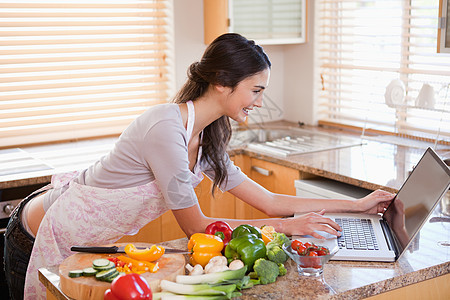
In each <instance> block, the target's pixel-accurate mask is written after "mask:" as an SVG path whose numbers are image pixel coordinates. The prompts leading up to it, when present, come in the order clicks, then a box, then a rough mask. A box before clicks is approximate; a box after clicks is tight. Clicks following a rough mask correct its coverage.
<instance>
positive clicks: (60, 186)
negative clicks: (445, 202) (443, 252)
mask: <svg viewBox="0 0 450 300" xmlns="http://www.w3.org/2000/svg"><path fill="white" fill-rule="evenodd" d="M270 67H271V63H270V61H269V59H268V57H267V55H266V54H265V53H264V52H263V50H262V48H261V47H260V46H258V45H255V44H254V42H253V41H249V40H247V39H245V38H244V37H242V36H240V35H238V34H224V35H222V36H220V37H218V38H217V39H216V40H215V41H214V42H213V43H212V44H211V45H210V46H209V47H208V48H207V49H206V51H205V53H204V55H203V57H202V59H201V61H200V62H198V63H194V64H192V65H191V66H190V69H189V72H188V80H187V82H186V83H185V85H184V86H183V87H182V88H181V90H180V91H179V93H178V94H177V96H176V97H175V101H174V102H175V103H167V104H162V105H158V106H154V107H151V108H150V109H149V110H148V111H146V112H145V113H144V114H142V115H141V116H140V117H138V118H137V119H136V120H135V121H134V122H133V123H132V124H131V125H130V126H129V127H128V128H127V129H126V130H125V131H124V132H123V133H122V135H121V136H120V138H119V139H118V141H117V143H116V145H115V147H114V149H113V150H112V151H111V152H110V153H109V154H108V155H106V156H105V157H103V158H101V159H100V160H99V161H98V162H96V163H95V164H94V165H92V166H91V167H90V168H88V169H87V170H84V171H82V172H81V173H79V174H76V175H75V176H72V177H71V176H69V175H71V174H64V176H63V177H61V176H54V177H53V178H52V183H51V185H50V186H49V187H47V188H46V189H44V191H39V193H41V192H42V193H41V194H39V193H36V194H37V195H32V196H30V197H28V198H26V199H24V201H22V203H21V205H19V207H18V209H16V211H15V212H14V214H13V216H12V218H11V221H10V224H9V226H8V229H7V230H8V232H7V235H6V251H5V267H6V273H7V274H10V273H11V271H14V275H9V277H8V284H9V286H10V290H11V293H12V295H13V296H14V298H20V297H21V292H22V291H23V277H24V276H25V274H24V267H25V268H26V265H27V264H28V259H29V264H28V269H27V273H26V280H25V281H26V282H25V298H26V299H38V298H40V297H41V298H43V297H44V295H45V294H44V293H45V289H44V288H43V286H42V285H41V284H40V283H39V281H38V272H37V269H38V268H39V267H42V266H50V265H58V264H59V263H61V262H62V260H63V259H64V258H66V257H68V256H69V255H71V254H72V253H71V251H70V247H71V246H72V245H75V244H76V245H99V244H106V243H112V242H114V241H116V240H118V239H119V238H120V237H122V236H123V235H126V234H134V233H136V232H137V231H138V230H139V229H140V228H141V227H143V226H144V225H145V224H147V223H148V222H150V221H151V220H154V219H156V218H157V217H159V216H160V215H161V214H163V213H164V212H165V211H167V210H168V209H170V210H172V211H173V213H174V215H175V217H176V219H177V222H178V223H179V225H180V226H181V228H182V229H183V231H184V232H185V233H186V235H187V236H190V235H192V234H193V233H195V232H203V231H204V229H205V227H206V226H207V225H208V224H210V223H212V222H214V221H216V219H215V218H209V217H206V216H205V215H204V214H203V213H202V211H201V209H200V207H199V205H198V201H197V197H196V195H195V192H194V187H195V186H196V185H197V184H198V183H200V181H201V180H202V178H203V175H202V173H204V174H205V175H207V176H208V177H210V178H212V179H213V183H214V187H220V188H221V189H222V190H226V191H229V192H230V193H231V194H233V195H234V196H236V197H238V198H240V199H242V200H243V201H245V202H247V203H248V204H250V205H252V206H254V207H256V208H258V209H260V210H261V211H263V212H265V213H266V214H268V215H270V216H286V217H288V218H283V219H281V218H274V219H261V220H231V219H230V220H226V221H227V222H228V223H229V224H230V225H231V226H232V227H236V226H238V225H239V224H244V223H249V224H252V225H255V226H261V225H272V226H274V227H275V229H276V230H277V231H279V232H284V233H286V234H288V235H293V234H296V235H301V234H311V235H313V236H316V237H320V236H319V235H318V234H317V233H316V232H315V231H324V232H328V233H330V234H334V235H338V232H337V230H340V228H339V226H338V225H337V224H336V223H334V222H333V221H332V220H330V219H328V218H326V217H323V216H322V215H323V213H324V210H325V209H326V210H327V211H330V212H340V211H355V212H356V211H358V212H370V213H376V212H380V211H382V210H383V208H384V207H385V206H386V204H387V203H388V202H389V200H391V199H392V197H393V195H392V194H390V193H387V192H383V191H375V192H374V193H372V194H370V195H369V196H367V197H365V198H362V199H359V200H356V201H346V200H315V199H301V198H299V197H294V196H286V195H280V194H274V193H271V192H269V191H267V190H266V189H264V188H263V187H261V186H260V185H258V184H257V183H255V182H253V181H252V180H251V179H249V178H247V177H246V176H245V175H244V174H243V173H242V172H241V171H240V169H239V168H237V167H235V166H234V165H233V163H232V162H231V161H230V159H229V157H228V155H227V154H226V148H227V144H228V141H229V139H230V136H231V127H230V123H229V118H231V119H233V120H235V121H237V122H243V121H244V120H245V119H246V118H247V116H248V114H249V112H250V111H251V110H252V109H253V108H254V107H260V106H261V105H262V95H263V92H264V90H265V88H266V87H267V85H268V82H269V76H270ZM72 175H74V174H72ZM295 212H301V213H305V214H304V215H301V216H299V217H289V216H293V215H294V213H295ZM316 212H318V213H316ZM34 237H35V238H34ZM33 243H34V244H33ZM18 246H20V247H21V248H20V249H22V248H24V249H25V250H24V251H20V253H17V251H19V250H17V249H18ZM31 247H32V249H33V250H32V251H31ZM30 252H31V257H30ZM17 261H19V262H20V264H21V265H17ZM21 280H22V282H21Z"/></svg>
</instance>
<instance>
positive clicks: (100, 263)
mask: <svg viewBox="0 0 450 300" xmlns="http://www.w3.org/2000/svg"><path fill="white" fill-rule="evenodd" d="M110 262H111V261H109V260H107V259H106V258H97V259H94V261H93V262H92V266H94V268H95V267H98V268H103V267H106V266H107V265H109V263H110Z"/></svg>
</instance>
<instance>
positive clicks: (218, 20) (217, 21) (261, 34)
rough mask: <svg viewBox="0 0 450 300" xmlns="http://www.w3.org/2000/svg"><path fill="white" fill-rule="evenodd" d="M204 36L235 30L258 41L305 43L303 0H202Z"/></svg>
mask: <svg viewBox="0 0 450 300" xmlns="http://www.w3.org/2000/svg"><path fill="white" fill-rule="evenodd" d="M203 15H204V38H205V43H206V44H209V43H211V42H212V41H213V40H214V39H215V38H216V37H218V36H219V35H221V34H223V33H225V32H237V33H240V34H242V35H244V36H245V37H247V38H249V39H252V40H256V41H257V43H258V44H261V45H271V44H293V43H305V42H306V40H307V34H306V33H307V0H292V1H273V0H203Z"/></svg>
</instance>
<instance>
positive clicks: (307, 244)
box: [304, 243, 313, 248]
mask: <svg viewBox="0 0 450 300" xmlns="http://www.w3.org/2000/svg"><path fill="white" fill-rule="evenodd" d="M304 245H305V247H306V248H309V247H312V246H313V244H311V243H305V244H304Z"/></svg>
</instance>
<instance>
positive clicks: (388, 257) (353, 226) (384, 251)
mask: <svg viewBox="0 0 450 300" xmlns="http://www.w3.org/2000/svg"><path fill="white" fill-rule="evenodd" d="M449 187H450V168H449V167H448V166H447V165H446V164H445V163H444V162H443V161H442V160H441V159H440V158H439V156H438V155H437V154H436V152H434V151H433V149H431V148H428V149H427V150H426V151H425V153H424V154H423V156H422V158H421V159H420V161H419V162H418V163H417V165H416V166H415V168H414V169H413V171H412V172H411V173H410V174H409V176H408V178H407V179H406V181H405V182H404V183H403V185H402V187H401V188H400V190H399V191H398V193H397V195H396V196H395V198H394V199H393V201H392V202H391V203H390V204H389V206H388V208H387V209H386V210H385V211H384V213H383V214H373V215H370V214H352V213H347V214H334V213H333V214H325V216H327V217H329V218H331V219H333V220H334V221H335V222H337V223H338V224H339V225H340V226H341V228H342V229H343V232H342V236H341V237H339V238H336V236H333V235H331V234H328V233H324V232H318V233H319V234H321V235H323V236H324V237H326V239H325V240H321V239H316V238H313V237H311V236H294V237H293V239H299V240H301V241H303V242H307V241H309V242H313V243H315V244H316V245H324V246H326V247H328V248H329V249H335V248H336V247H339V251H338V252H337V253H336V254H335V255H334V256H333V258H332V260H352V261H384V262H393V261H396V260H398V259H399V258H400V257H401V256H402V255H403V253H405V251H406V249H408V247H410V245H411V244H413V243H414V239H415V237H416V236H417V234H418V232H419V231H420V229H421V228H422V226H423V225H424V223H425V221H426V220H427V219H428V217H429V216H430V215H431V213H432V212H433V210H434V208H435V207H436V205H437V204H438V202H439V200H440V199H441V198H442V197H443V196H444V194H445V193H446V192H447V191H448V190H449ZM346 228H348V231H349V232H350V233H347V232H346ZM358 230H362V231H364V233H359V232H358ZM357 232H358V233H357ZM412 248H413V246H412V247H411V249H412Z"/></svg>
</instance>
